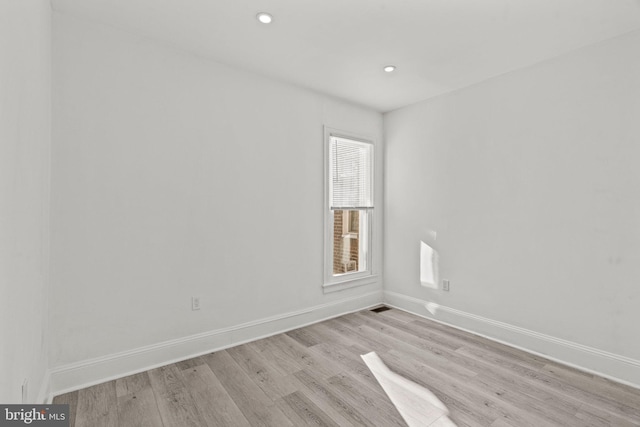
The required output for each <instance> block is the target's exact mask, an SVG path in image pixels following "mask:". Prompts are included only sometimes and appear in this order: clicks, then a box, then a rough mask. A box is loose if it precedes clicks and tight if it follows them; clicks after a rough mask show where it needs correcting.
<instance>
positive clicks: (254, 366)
mask: <svg viewBox="0 0 640 427" xmlns="http://www.w3.org/2000/svg"><path fill="white" fill-rule="evenodd" d="M227 353H229V355H230V356H231V357H232V358H233V360H235V362H236V363H237V364H238V365H239V366H240V367H241V368H242V369H243V370H244V372H245V373H246V374H247V375H248V376H249V378H251V379H252V380H253V381H254V382H255V383H256V384H257V385H258V387H260V388H261V389H262V391H263V392H264V393H265V394H266V395H267V396H269V397H271V399H272V400H277V399H279V398H281V397H283V396H286V395H288V394H291V393H293V392H295V391H296V390H297V387H298V386H297V382H294V381H293V380H292V377H291V376H290V375H288V374H281V373H280V372H279V371H278V370H277V369H276V368H275V367H274V366H273V365H272V364H271V363H270V362H269V359H267V358H266V357H265V356H264V355H263V354H261V353H258V352H256V351H255V350H254V349H253V348H252V347H251V346H249V345H240V346H237V347H233V348H229V349H227Z"/></svg>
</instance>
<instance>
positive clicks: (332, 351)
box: [309, 343, 385, 396]
mask: <svg viewBox="0 0 640 427" xmlns="http://www.w3.org/2000/svg"><path fill="white" fill-rule="evenodd" d="M309 351H311V352H314V353H316V354H319V355H322V356H324V357H326V358H330V359H332V360H333V361H334V362H336V363H338V364H340V365H341V366H342V367H343V369H342V370H343V371H346V372H349V373H350V374H351V375H353V376H354V377H355V378H357V379H358V380H360V381H361V382H362V383H363V384H364V385H366V386H368V387H369V388H370V389H371V390H372V391H375V392H376V393H378V394H380V395H382V396H384V395H385V393H384V390H383V389H382V387H381V386H380V384H379V383H378V380H376V378H375V377H374V376H373V374H372V373H371V371H370V370H369V368H367V365H366V364H365V363H364V362H363V360H362V358H361V357H360V355H362V354H366V353H368V351H367V350H366V349H363V348H362V347H359V346H350V347H347V348H345V347H343V346H339V345H335V344H334V343H323V344H318V345H315V346H313V347H310V348H309Z"/></svg>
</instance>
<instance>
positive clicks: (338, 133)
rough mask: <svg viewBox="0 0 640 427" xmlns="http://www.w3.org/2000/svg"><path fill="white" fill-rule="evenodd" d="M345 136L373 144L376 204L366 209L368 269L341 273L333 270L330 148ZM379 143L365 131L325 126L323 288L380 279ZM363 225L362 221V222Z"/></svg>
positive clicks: (330, 289) (368, 282)
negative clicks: (377, 229)
mask: <svg viewBox="0 0 640 427" xmlns="http://www.w3.org/2000/svg"><path fill="white" fill-rule="evenodd" d="M332 137H337V138H344V139H348V140H352V141H355V142H359V143H365V144H370V146H371V191H372V200H373V203H372V204H373V206H374V207H373V208H367V209H362V211H363V213H364V215H365V216H366V219H365V223H366V230H365V231H364V232H365V233H366V239H365V240H366V247H365V249H366V260H365V261H364V262H365V267H366V270H364V271H358V272H349V273H343V274H339V275H334V274H333V233H334V223H333V211H332V210H331V201H330V183H329V180H330V179H331V170H330V158H329V156H330V151H331V138H332ZM375 151H376V143H375V140H374V139H373V138H369V137H366V136H362V135H357V134H354V133H352V132H345V131H342V130H338V129H333V128H330V127H327V126H325V127H324V269H323V271H324V280H323V291H324V292H325V293H327V292H334V291H340V290H344V289H349V288H353V287H356V286H363V285H368V284H371V283H374V282H376V281H377V279H378V276H377V275H376V274H375V273H374V272H375V271H376V270H375V268H374V267H375V266H374V265H373V260H374V259H375V257H374V253H373V251H374V230H375V215H374V209H375V207H376V191H375V190H376V186H375V176H376V173H377V172H376V163H375V157H376V153H375ZM360 227H362V224H360Z"/></svg>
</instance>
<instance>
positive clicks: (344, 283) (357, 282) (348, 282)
mask: <svg viewBox="0 0 640 427" xmlns="http://www.w3.org/2000/svg"><path fill="white" fill-rule="evenodd" d="M379 279H380V276H379V275H378V274H372V275H370V276H365V277H357V278H353V279H343V280H341V281H336V282H330V283H325V284H324V285H322V291H323V292H324V293H325V294H328V293H331V292H338V291H343V290H345V289H351V288H355V287H357V286H364V285H370V284H372V283H375V282H377V281H378V280H379Z"/></svg>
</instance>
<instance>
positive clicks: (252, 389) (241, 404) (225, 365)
mask: <svg viewBox="0 0 640 427" xmlns="http://www.w3.org/2000/svg"><path fill="white" fill-rule="evenodd" d="M203 359H204V360H205V362H206V363H207V365H209V367H210V368H211V370H212V371H213V373H214V374H215V375H216V377H217V378H218V379H219V380H220V383H222V385H223V386H224V388H225V390H226V391H227V393H229V395H230V396H231V398H232V399H233V400H234V402H235V403H236V405H237V406H238V408H239V409H240V411H242V413H243V414H244V416H245V417H246V418H247V420H248V421H249V423H250V424H251V425H252V426H253V425H266V426H276V427H281V426H291V425H293V424H292V423H291V422H290V421H289V418H287V417H286V416H285V415H284V414H283V413H282V411H280V409H278V407H277V406H276V405H275V404H274V403H273V401H272V400H271V399H270V398H269V397H268V396H267V395H266V394H265V393H264V392H263V391H262V390H261V389H260V388H259V387H258V386H257V385H256V384H255V383H254V382H253V381H252V380H251V378H249V376H248V375H247V374H246V373H245V372H244V371H243V370H242V368H241V367H240V366H239V365H238V364H237V363H236V362H235V361H234V360H233V358H232V357H231V356H230V355H229V354H228V353H227V352H226V351H224V350H223V351H218V352H216V353H212V354H208V355H206V356H203Z"/></svg>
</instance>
